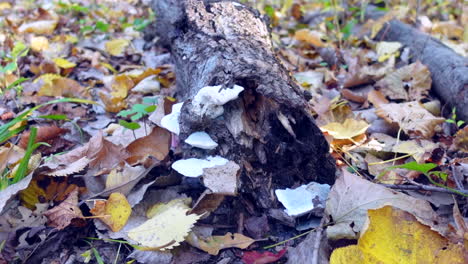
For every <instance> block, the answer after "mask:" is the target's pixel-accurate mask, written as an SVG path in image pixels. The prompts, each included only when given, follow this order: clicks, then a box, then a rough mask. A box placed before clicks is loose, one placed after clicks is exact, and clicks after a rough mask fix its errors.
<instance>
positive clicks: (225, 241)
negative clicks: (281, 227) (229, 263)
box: [187, 232, 255, 256]
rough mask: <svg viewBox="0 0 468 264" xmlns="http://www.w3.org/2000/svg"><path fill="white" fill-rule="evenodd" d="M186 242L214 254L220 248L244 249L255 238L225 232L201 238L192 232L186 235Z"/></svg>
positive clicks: (216, 253)
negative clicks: (222, 234) (221, 234)
mask: <svg viewBox="0 0 468 264" xmlns="http://www.w3.org/2000/svg"><path fill="white" fill-rule="evenodd" d="M187 242H188V243H189V244H190V245H192V246H194V247H196V248H199V249H201V250H203V251H205V252H207V253H209V254H210V255H215V256H216V255H218V253H219V251H220V250H221V249H225V248H231V247H236V248H240V249H245V248H247V247H248V246H250V245H251V244H252V243H254V242H255V240H254V239H252V238H250V237H247V236H244V235H242V234H239V233H235V234H231V233H226V234H225V235H224V236H210V237H208V238H206V239H203V238H201V237H198V236H197V235H196V234H194V233H193V232H192V233H190V235H189V237H187Z"/></svg>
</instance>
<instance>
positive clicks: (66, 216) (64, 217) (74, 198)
mask: <svg viewBox="0 0 468 264" xmlns="http://www.w3.org/2000/svg"><path fill="white" fill-rule="evenodd" d="M44 215H45V216H46V217H47V219H49V225H51V226H53V227H56V228H57V229H58V230H62V229H64V228H65V227H67V226H69V225H70V224H71V223H72V220H73V219H78V223H80V225H81V224H83V223H85V221H84V217H83V214H82V213H81V210H80V208H79V207H78V188H75V189H74V190H73V191H72V192H71V193H70V194H69V195H68V197H67V199H65V200H64V201H63V202H61V203H60V204H59V205H57V206H55V207H53V208H51V209H49V210H47V211H46V212H44Z"/></svg>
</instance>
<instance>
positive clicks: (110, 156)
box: [86, 133, 128, 175]
mask: <svg viewBox="0 0 468 264" xmlns="http://www.w3.org/2000/svg"><path fill="white" fill-rule="evenodd" d="M86 157H87V158H88V159H90V160H91V162H90V163H89V167H90V170H93V171H95V172H96V173H97V174H101V173H104V172H107V171H110V170H111V169H113V168H115V167H116V166H117V165H118V164H119V163H121V162H123V161H124V160H125V159H126V158H127V157H128V153H127V151H126V150H125V149H124V148H122V147H121V146H117V145H114V144H113V143H112V142H110V141H108V140H106V139H105V138H104V136H103V135H102V133H97V134H96V135H95V136H94V137H92V138H91V139H90V140H89V142H88V144H87V152H86ZM97 174H95V175H97Z"/></svg>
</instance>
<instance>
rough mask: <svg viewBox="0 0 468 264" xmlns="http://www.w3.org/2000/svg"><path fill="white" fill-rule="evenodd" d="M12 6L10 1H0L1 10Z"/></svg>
mask: <svg viewBox="0 0 468 264" xmlns="http://www.w3.org/2000/svg"><path fill="white" fill-rule="evenodd" d="M10 8H11V4H10V3H8V2H1V3H0V10H5V9H10Z"/></svg>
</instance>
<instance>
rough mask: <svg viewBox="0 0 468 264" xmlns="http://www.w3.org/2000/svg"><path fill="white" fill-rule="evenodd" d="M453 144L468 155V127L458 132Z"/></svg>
mask: <svg viewBox="0 0 468 264" xmlns="http://www.w3.org/2000/svg"><path fill="white" fill-rule="evenodd" d="M453 143H454V144H455V147H457V148H458V149H459V150H461V151H462V152H465V153H468V126H465V127H464V128H463V129H460V130H458V132H457V133H456V134H455V138H454V139H453Z"/></svg>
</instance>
